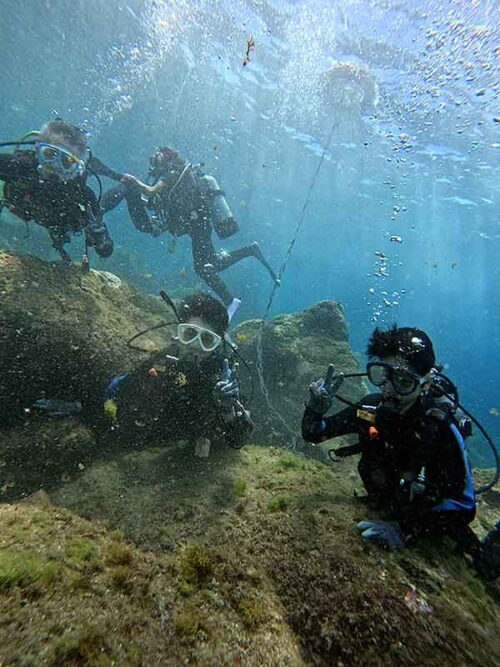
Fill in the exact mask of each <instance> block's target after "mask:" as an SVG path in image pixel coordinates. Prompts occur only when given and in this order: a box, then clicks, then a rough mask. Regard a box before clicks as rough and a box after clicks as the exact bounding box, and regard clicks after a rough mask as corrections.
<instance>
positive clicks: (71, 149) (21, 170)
mask: <svg viewBox="0 0 500 667" xmlns="http://www.w3.org/2000/svg"><path fill="white" fill-rule="evenodd" d="M9 145H13V146H15V150H14V152H13V153H11V154H0V181H4V186H3V196H2V198H1V200H0V204H1V205H2V206H5V207H6V208H8V209H9V211H10V212H11V213H13V214H14V215H16V216H17V217H18V218H20V219H21V220H24V221H26V222H29V221H30V220H33V221H35V222H36V223H37V224H39V225H41V226H42V227H45V229H46V230H47V231H48V233H49V235H50V238H51V239H52V245H53V247H54V248H55V249H56V250H57V251H58V252H59V254H60V255H61V257H62V258H63V259H64V260H69V259H70V257H69V254H68V253H67V252H66V250H65V249H64V245H65V244H66V243H69V241H70V240H71V239H70V234H78V233H82V232H83V233H84V235H85V244H86V247H88V246H91V247H93V248H94V249H95V250H96V252H97V253H98V254H99V255H100V256H101V257H109V256H110V255H111V253H112V252H113V241H112V240H111V237H110V235H109V232H108V230H107V228H106V225H105V223H104V221H103V219H102V215H101V210H100V206H99V202H98V199H97V197H96V195H95V194H94V192H93V190H91V189H90V188H89V187H88V185H87V177H88V174H89V173H90V174H93V175H95V174H97V175H101V176H107V177H108V178H112V179H114V180H116V181H121V180H122V178H123V176H124V175H123V174H120V173H117V172H115V171H113V170H112V169H109V168H108V167H106V166H105V165H103V164H102V163H101V162H100V161H99V160H98V159H97V158H95V157H93V156H92V155H91V153H90V151H89V149H88V147H87V143H86V137H85V133H84V132H83V131H82V130H80V129H79V128H77V127H75V126H74V125H70V124H69V123H66V122H64V121H63V120H59V119H57V120H54V121H50V122H49V123H47V124H46V125H44V127H43V128H42V130H41V132H29V133H27V135H24V140H21V141H19V142H12V143H11V144H9ZM0 210H1V209H0Z"/></svg>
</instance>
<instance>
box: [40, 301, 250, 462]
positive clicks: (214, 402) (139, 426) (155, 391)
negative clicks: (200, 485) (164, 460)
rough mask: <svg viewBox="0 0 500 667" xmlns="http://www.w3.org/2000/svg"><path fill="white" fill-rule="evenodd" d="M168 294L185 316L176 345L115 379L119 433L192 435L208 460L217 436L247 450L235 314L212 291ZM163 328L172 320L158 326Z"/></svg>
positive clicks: (52, 406) (64, 412)
mask: <svg viewBox="0 0 500 667" xmlns="http://www.w3.org/2000/svg"><path fill="white" fill-rule="evenodd" d="M162 296H163V298H164V299H165V300H166V301H167V303H168V304H169V306H170V307H171V308H172V310H173V311H174V314H175V316H176V318H177V321H178V324H177V336H176V337H175V339H174V344H173V345H171V346H169V347H168V348H167V349H165V350H162V351H161V352H158V353H155V354H154V355H152V356H150V357H149V358H148V359H147V361H145V362H144V363H143V364H141V365H140V366H139V367H138V368H136V369H134V370H133V371H131V372H129V373H125V374H123V375H119V376H117V377H115V378H114V379H113V380H112V381H111V382H110V383H109V385H108V387H107V388H106V390H105V392H104V397H103V398H104V400H105V402H104V412H105V414H106V415H107V416H108V418H109V419H110V420H111V421H112V423H113V431H114V432H115V433H116V435H117V436H119V437H120V436H124V437H127V438H129V437H130V436H131V434H133V437H134V439H135V441H136V442H142V441H148V442H150V441H151V440H152V439H153V440H158V441H165V440H169V439H170V440H171V439H177V440H188V441H189V442H190V443H191V444H192V445H193V447H194V453H195V454H196V456H198V457H201V458H205V457H207V456H208V454H209V451H210V446H211V442H212V441H214V440H220V441H223V442H225V443H226V444H228V445H229V446H230V447H233V448H235V449H239V448H241V447H242V446H243V444H244V442H245V439H246V438H247V436H248V435H249V433H250V432H251V431H252V429H253V423H252V420H251V417H250V413H249V411H248V410H246V409H245V407H244V405H243V402H242V398H241V396H240V389H239V383H238V380H237V378H236V370H237V368H236V365H233V368H231V367H230V363H229V358H228V357H229V355H228V353H227V350H226V349H225V348H226V334H227V330H228V327H229V321H230V316H231V315H232V313H231V312H229V313H228V311H227V310H226V308H225V307H224V306H223V305H222V303H221V302H220V301H218V300H217V299H215V298H213V297H212V296H210V295H208V294H203V293H195V294H192V295H190V296H187V297H186V298H185V299H184V300H183V301H182V302H181V305H180V306H178V307H176V306H175V305H174V303H173V302H172V301H171V300H170V298H169V297H168V296H167V295H166V294H165V293H164V292H162ZM159 326H165V325H164V324H160V325H156V326H155V327H153V328H159ZM149 330H150V329H147V330H146V331H142V332H140V333H139V334H136V335H135V336H134V337H133V338H132V339H131V340H130V341H129V344H130V343H131V342H132V341H133V340H135V339H136V338H138V337H139V336H141V335H143V334H144V333H146V332H147V331H149ZM139 349H140V348H139ZM33 407H34V408H35V409H36V410H38V411H41V412H45V413H46V414H47V413H48V414H49V415H50V416H54V417H69V416H75V415H77V414H79V413H80V412H82V405H81V403H80V402H79V401H73V402H70V401H62V400H53V399H52V400H51V399H41V400H39V401H37V402H36V403H35V404H34V406H33Z"/></svg>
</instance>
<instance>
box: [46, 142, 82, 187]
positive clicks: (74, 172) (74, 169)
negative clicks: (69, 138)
mask: <svg viewBox="0 0 500 667" xmlns="http://www.w3.org/2000/svg"><path fill="white" fill-rule="evenodd" d="M36 154H37V158H38V165H39V166H38V168H39V169H40V170H42V169H43V170H45V171H47V172H50V173H52V174H55V175H56V176H58V177H59V178H60V179H61V180H64V181H65V180H69V179H72V178H76V177H78V176H83V174H84V172H85V162H84V161H83V160H80V158H78V157H77V156H76V155H74V154H73V153H71V151H68V150H66V149H65V148H62V147H61V146H55V145H54V144H46V143H42V142H37V143H36Z"/></svg>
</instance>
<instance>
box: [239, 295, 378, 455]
mask: <svg viewBox="0 0 500 667" xmlns="http://www.w3.org/2000/svg"><path fill="white" fill-rule="evenodd" d="M260 327H261V320H251V321H248V322H244V323H243V324H241V325H240V326H239V327H237V329H236V330H235V332H234V334H233V340H234V342H235V343H236V344H237V345H238V347H239V353H240V354H241V355H242V356H243V357H244V358H245V359H246V360H247V362H248V365H249V367H250V369H251V371H252V375H253V385H254V388H253V392H251V390H249V389H247V390H246V393H247V394H249V393H253V396H252V400H251V406H250V407H251V410H252V414H253V415H254V417H255V422H256V426H257V429H256V432H255V434H254V437H255V438H256V439H258V440H261V441H265V442H273V443H276V444H281V445H286V446H296V445H297V442H298V441H299V440H300V422H301V418H302V413H303V410H304V402H305V401H306V400H307V397H308V387H309V384H310V383H311V382H312V381H313V380H316V379H318V378H320V377H323V376H324V374H325V372H326V369H327V367H328V364H330V363H333V364H334V365H335V368H336V369H337V370H338V371H343V372H344V373H355V372H357V371H358V360H357V358H356V356H355V355H354V353H353V351H352V350H351V348H350V347H349V343H348V329H347V323H346V319H345V314H344V310H343V308H342V306H341V305H340V304H339V303H337V302H335V301H320V302H319V303H317V304H314V305H312V306H310V307H309V308H306V310H304V311H302V312H299V313H290V314H286V315H278V316H277V317H275V318H274V319H272V320H270V321H269V322H267V323H266V324H265V327H264V330H263V335H262V361H263V368H264V372H263V380H264V388H263V389H264V390H263V391H262V390H261V389H262V388H261V382H260V378H259V373H258V364H257V359H258V350H257V340H258V334H259V330H260ZM241 377H242V381H243V383H244V387H248V386H249V385H248V383H247V382H246V377H245V371H244V370H243V369H242V371H241ZM364 392H365V388H364V385H363V383H362V382H361V381H360V380H359V378H356V379H349V380H346V381H345V382H344V385H343V386H342V389H341V392H340V394H341V395H342V396H344V397H345V398H347V399H348V400H353V399H355V398H359V397H360V396H361V395H363V393H364ZM341 407H342V403H340V402H339V401H335V403H334V409H335V410H338V409H340V408H341Z"/></svg>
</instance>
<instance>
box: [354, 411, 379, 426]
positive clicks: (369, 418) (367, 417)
mask: <svg viewBox="0 0 500 667" xmlns="http://www.w3.org/2000/svg"><path fill="white" fill-rule="evenodd" d="M356 417H358V419H363V421H365V422H370V423H371V424H375V415H374V414H373V413H372V412H368V410H356Z"/></svg>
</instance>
